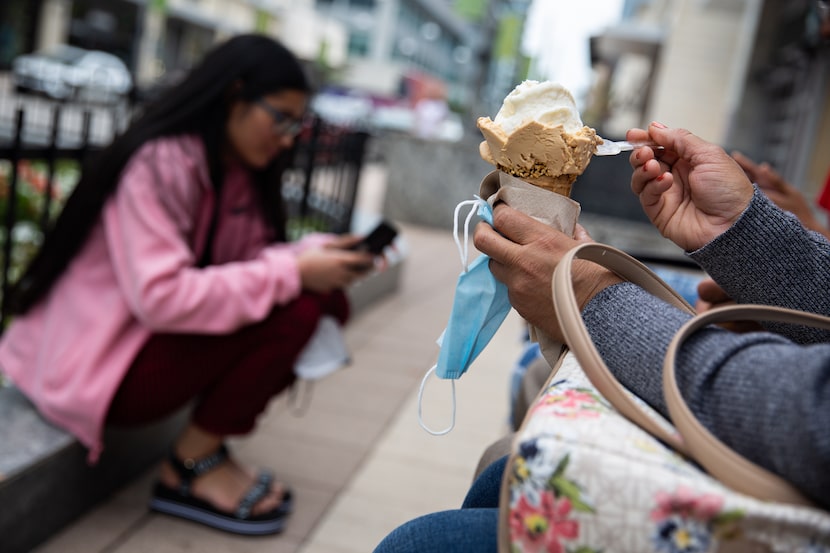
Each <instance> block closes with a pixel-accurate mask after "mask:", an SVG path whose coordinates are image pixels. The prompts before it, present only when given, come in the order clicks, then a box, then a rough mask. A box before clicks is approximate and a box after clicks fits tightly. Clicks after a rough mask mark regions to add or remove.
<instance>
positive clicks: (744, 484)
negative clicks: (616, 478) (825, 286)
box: [663, 305, 830, 505]
mask: <svg viewBox="0 0 830 553" xmlns="http://www.w3.org/2000/svg"><path fill="white" fill-rule="evenodd" d="M732 321H756V322H761V321H775V322H781V323H793V324H800V325H808V326H815V327H820V328H825V329H828V330H830V317H823V316H821V315H817V314H814V313H807V312H804V311H795V310H792V309H784V308H782V307H773V306H767V305H733V306H728V307H720V308H717V309H713V310H711V311H707V312H706V313H702V314H700V315H698V316H696V317H695V318H693V319H692V320H690V321H689V322H687V323H686V324H685V325H683V326H682V327H681V328H680V330H678V331H677V334H676V335H675V336H674V338H673V339H672V341H671V343H670V344H669V347H668V350H667V351H666V358H665V361H664V364H663V394H664V395H665V398H666V405H667V406H668V409H669V414H670V415H671V419H672V422H673V423H674V425H675V427H676V428H677V430H678V431H679V432H680V433H681V434H682V435H683V438H684V440H685V442H686V447H687V448H688V450H689V452H690V453H691V455H692V457H694V458H695V459H696V460H697V461H698V462H699V463H700V464H701V465H703V466H704V467H706V469H707V470H708V471H709V473H710V474H712V476H714V477H715V478H717V479H718V480H720V481H721V482H723V483H724V484H727V485H728V486H729V487H731V488H732V489H734V490H736V491H738V492H741V493H745V494H747V495H751V496H753V497H757V498H759V499H764V500H768V501H780V502H784V503H794V504H797V505H813V503H812V502H811V501H810V500H809V499H807V498H806V497H804V496H803V495H802V494H801V492H799V491H798V490H796V489H795V488H794V487H793V486H792V485H790V484H789V483H788V482H787V481H786V480H784V479H782V478H781V477H780V476H778V475H776V474H773V473H772V472H769V471H768V470H766V469H764V468H763V467H760V466H758V465H756V464H755V463H752V462H751V461H749V460H747V459H745V458H744V457H742V456H740V455H739V454H737V453H736V452H735V451H733V450H732V449H730V448H729V447H728V446H726V445H725V444H724V443H723V442H721V441H720V440H719V439H718V438H716V437H715V436H714V435H713V434H712V433H711V432H709V430H707V429H706V427H704V426H703V425H702V424H700V421H698V420H697V418H696V417H695V416H694V414H692V411H691V409H689V406H688V405H687V404H686V401H685V400H684V399H683V396H682V394H681V393H680V388H678V386H677V378H676V375H675V359H676V358H677V352H678V351H679V350H680V347H681V346H682V344H683V342H684V341H685V340H687V339H688V338H689V337H690V336H691V335H692V334H694V333H695V332H696V331H698V330H700V329H701V328H703V327H705V326H707V325H709V324H714V323H722V322H732Z"/></svg>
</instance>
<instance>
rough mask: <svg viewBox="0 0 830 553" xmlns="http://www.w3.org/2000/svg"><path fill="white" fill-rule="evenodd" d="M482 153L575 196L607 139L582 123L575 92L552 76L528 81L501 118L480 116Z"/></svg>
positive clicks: (532, 181) (515, 91)
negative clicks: (581, 177) (581, 178)
mask: <svg viewBox="0 0 830 553" xmlns="http://www.w3.org/2000/svg"><path fill="white" fill-rule="evenodd" d="M478 128H479V129H480V130H481V133H482V134H483V135H484V142H482V143H481V145H480V146H479V153H480V154H481V157H482V158H483V159H484V160H485V161H487V162H489V163H492V164H493V165H495V166H496V168H498V169H499V170H500V171H503V172H505V173H507V174H509V175H512V176H514V177H516V178H519V179H521V180H523V181H525V182H528V183H530V184H533V185H535V186H538V187H540V188H544V189H546V190H550V191H552V192H556V193H558V194H562V195H563V196H570V194H571V187H572V186H573V183H574V181H575V180H576V178H577V177H578V176H579V175H581V174H582V172H583V171H585V168H586V167H587V166H588V163H589V162H590V161H591V157H592V156H593V155H594V153H595V152H596V150H597V145H599V144H602V138H600V137H599V136H597V133H596V131H595V130H594V129H592V128H591V127H586V126H585V125H583V124H582V119H580V117H579V112H578V111H577V109H576V102H574V99H573V96H572V95H571V93H570V91H568V89H566V88H565V87H563V86H562V85H560V84H558V83H554V82H550V81H544V82H538V81H524V82H523V83H521V84H519V85H518V86H516V88H514V89H513V91H512V92H510V94H508V95H507V97H506V98H505V99H504V102H503V103H502V106H501V109H500V110H499V112H498V113H497V114H496V118H495V119H494V120H491V119H490V118H489V117H479V119H478Z"/></svg>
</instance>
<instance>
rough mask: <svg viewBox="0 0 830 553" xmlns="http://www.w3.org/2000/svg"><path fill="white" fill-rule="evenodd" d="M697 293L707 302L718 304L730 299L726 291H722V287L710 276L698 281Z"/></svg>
mask: <svg viewBox="0 0 830 553" xmlns="http://www.w3.org/2000/svg"><path fill="white" fill-rule="evenodd" d="M697 295H698V297H699V298H700V299H701V300H702V301H704V302H706V303H709V304H718V303H723V302H725V301H729V300H730V298H729V296H728V295H727V294H726V292H724V291H723V288H721V287H720V286H718V284H717V283H716V282H715V281H714V280H712V279H711V278H707V279H704V280H701V281H700V283H698V285H697Z"/></svg>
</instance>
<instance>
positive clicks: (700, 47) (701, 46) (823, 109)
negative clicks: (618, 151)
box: [586, 0, 830, 197]
mask: <svg viewBox="0 0 830 553" xmlns="http://www.w3.org/2000/svg"><path fill="white" fill-rule="evenodd" d="M822 6H823V9H824V11H822ZM624 12H625V16H626V17H625V19H624V20H623V21H622V22H621V23H620V24H619V25H617V26H615V27H612V28H610V29H607V30H606V31H605V32H603V33H601V34H599V35H598V36H595V37H593V38H592V40H591V51H592V61H593V65H594V71H595V76H596V85H595V87H594V90H593V97H592V99H593V101H592V103H591V105H590V107H589V108H588V109H587V110H586V112H587V113H586V121H587V122H589V124H592V125H594V126H595V127H597V129H598V130H599V131H600V134H603V135H604V136H609V137H620V136H622V135H623V134H624V132H625V130H626V129H627V128H630V127H632V126H643V125H647V124H648V122H649V121H652V120H659V121H662V122H664V123H666V124H667V125H670V126H675V127H685V128H688V129H690V130H692V131H694V132H695V133H696V134H698V135H700V136H702V137H704V138H706V139H707V140H710V141H713V142H716V143H719V144H721V145H723V146H724V147H726V148H728V149H739V150H741V151H743V152H744V153H746V154H748V155H749V156H751V157H753V158H754V159H756V160H758V161H767V162H769V163H770V164H772V165H773V166H774V167H775V168H776V169H778V170H779V171H780V172H781V173H782V174H783V175H784V176H785V177H786V178H787V179H788V180H789V181H790V182H792V183H793V184H794V185H796V186H798V187H800V188H801V189H802V190H803V191H804V192H806V193H807V195H808V196H810V197H814V196H815V194H816V193H817V192H818V190H819V188H820V186H821V185H822V184H823V182H824V179H825V178H826V177H827V175H828V171H830V158H828V156H827V152H828V151H830V36H827V35H822V31H821V29H822V27H821V22H822V17H823V18H824V22H825V27H824V29H825V31H824V32H825V33H826V32H827V31H826V29H827V25H828V24H830V22H828V21H827V19H826V18H827V3H826V2H821V1H818V0H629V1H628V2H627V5H626V9H625V10H624Z"/></svg>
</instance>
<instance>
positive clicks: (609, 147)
mask: <svg viewBox="0 0 830 553" xmlns="http://www.w3.org/2000/svg"><path fill="white" fill-rule="evenodd" d="M641 146H649V147H650V148H654V149H655V150H662V149H663V147H662V146H658V145H657V144H655V143H654V142H649V141H640V142H629V141H627V140H620V141H619V142H614V141H612V140H606V139H604V138H603V139H602V144H600V145H599V146H597V151H596V153H595V154H594V155H597V156H615V155H617V154H619V153H621V152H630V151H631V150H633V149H634V148H639V147H641Z"/></svg>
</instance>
